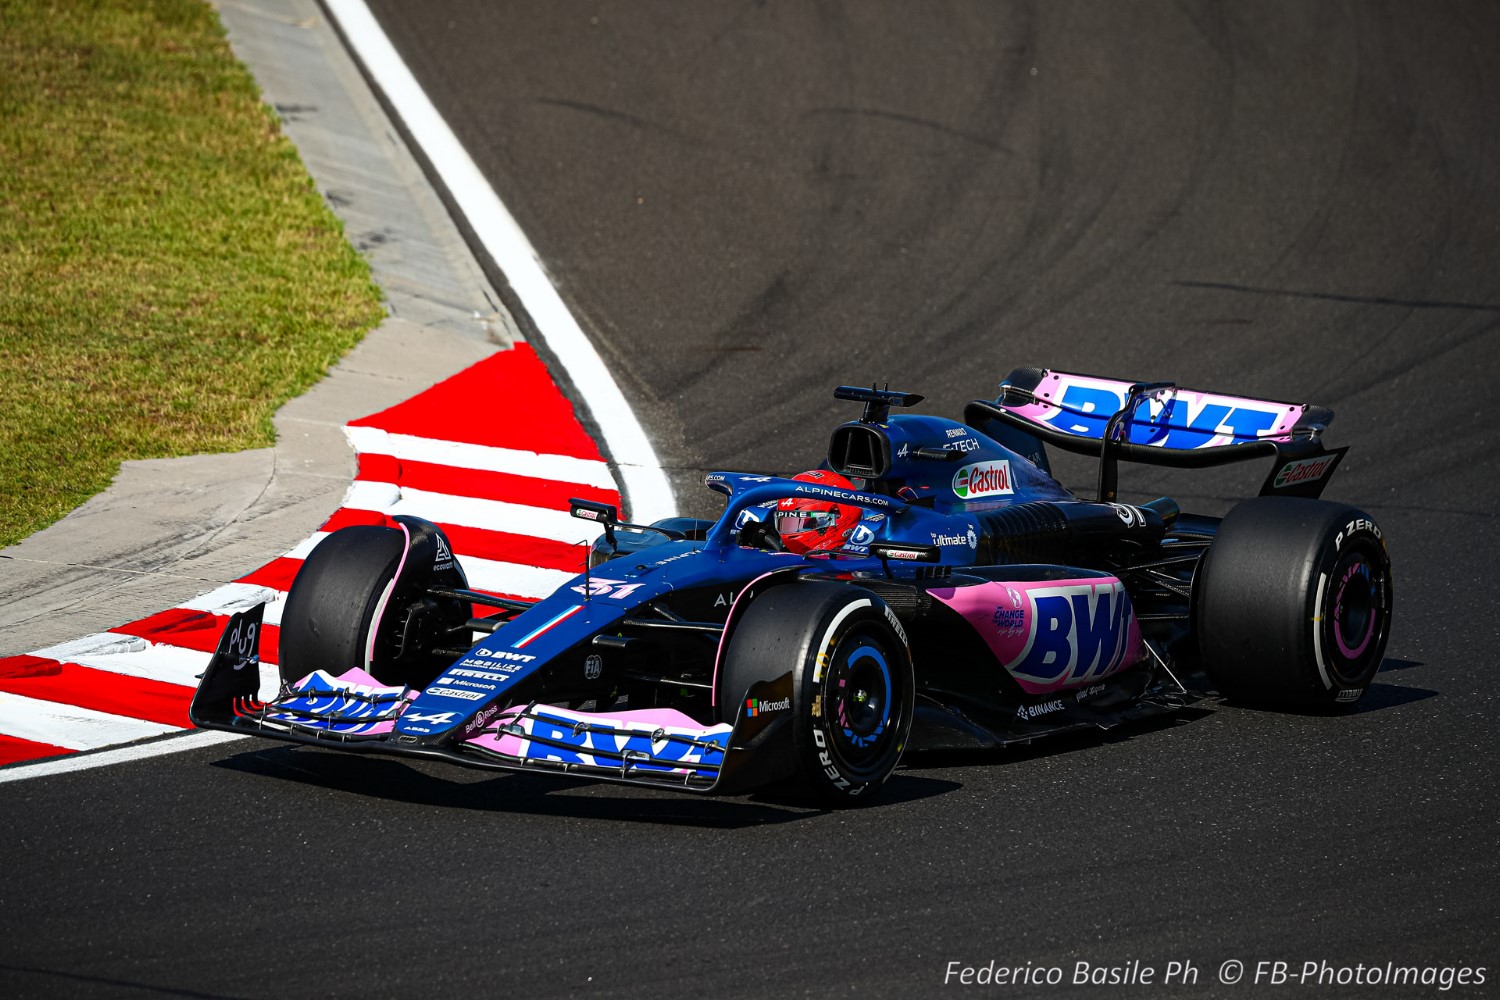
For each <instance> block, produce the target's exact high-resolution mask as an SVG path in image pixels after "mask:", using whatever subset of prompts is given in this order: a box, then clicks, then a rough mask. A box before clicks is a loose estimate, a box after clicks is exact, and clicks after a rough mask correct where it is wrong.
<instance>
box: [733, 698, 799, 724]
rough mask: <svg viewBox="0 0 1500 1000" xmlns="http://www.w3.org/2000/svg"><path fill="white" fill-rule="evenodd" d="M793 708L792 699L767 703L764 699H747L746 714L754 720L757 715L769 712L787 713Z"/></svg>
mask: <svg viewBox="0 0 1500 1000" xmlns="http://www.w3.org/2000/svg"><path fill="white" fill-rule="evenodd" d="M791 707H792V699H790V698H783V699H781V700H780V701H767V700H766V699H764V698H746V699H745V714H746V715H748V716H750V717H751V718H752V719H753V718H755V717H756V716H757V715H765V714H766V713H767V712H785V711H786V710H787V709H789V708H791Z"/></svg>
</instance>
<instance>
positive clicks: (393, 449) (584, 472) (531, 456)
mask: <svg viewBox="0 0 1500 1000" xmlns="http://www.w3.org/2000/svg"><path fill="white" fill-rule="evenodd" d="M344 433H345V434H346V435H347V436H348V438H349V443H350V444H351V445H353V446H354V450H355V451H356V452H358V453H359V454H361V455H390V456H391V457H393V458H397V459H404V460H405V461H408V462H427V463H429V464H431V465H449V466H452V467H454V468H456V469H464V470H468V471H474V472H504V473H507V474H509V475H512V476H525V477H527V478H528V479H547V480H550V481H552V482H557V483H577V484H578V485H580V486H595V487H598V488H599V489H605V490H613V489H616V488H617V484H616V483H615V479H614V477H613V476H611V475H610V474H609V465H608V464H607V463H605V462H601V461H599V460H598V459H593V458H574V457H573V456H571V455H548V454H544V453H541V452H535V451H519V450H517V449H515V448H496V447H493V446H490V445H483V444H464V443H463V442H460V441H439V440H437V439H435V438H424V437H415V436H413V435H411V434H392V433H390V432H388V431H383V430H381V429H380V428H378V427H345V428H344Z"/></svg>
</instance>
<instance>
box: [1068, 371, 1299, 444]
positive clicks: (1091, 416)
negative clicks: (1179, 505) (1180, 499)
mask: <svg viewBox="0 0 1500 1000" xmlns="http://www.w3.org/2000/svg"><path fill="white" fill-rule="evenodd" d="M1059 402H1060V403H1061V405H1062V407H1063V409H1062V410H1060V411H1059V412H1058V413H1056V414H1055V415H1052V416H1049V417H1047V418H1046V420H1047V422H1048V423H1050V424H1053V425H1055V426H1056V427H1057V429H1058V430H1062V431H1067V432H1068V433H1069V434H1078V435H1081V436H1083V437H1095V438H1096V437H1103V436H1104V425H1105V424H1106V423H1107V422H1108V421H1109V418H1110V417H1111V416H1113V415H1114V414H1115V412H1116V411H1118V410H1119V409H1120V408H1121V407H1122V406H1124V405H1125V397H1124V395H1123V394H1121V393H1118V392H1116V391H1115V390H1113V389H1106V388H1103V387H1100V386H1091V385H1077V384H1072V385H1067V386H1066V387H1065V388H1064V389H1063V392H1062V398H1061V400H1059ZM1248 402H1249V401H1248V400H1233V401H1231V400H1230V399H1229V397H1227V396H1220V397H1211V396H1208V395H1202V396H1200V397H1199V398H1197V399H1196V400H1194V399H1193V398H1191V397H1189V396H1186V395H1177V396H1173V397H1171V398H1170V399H1168V400H1167V401H1166V403H1165V404H1161V405H1160V407H1159V409H1157V408H1154V407H1153V406H1152V403H1151V402H1150V401H1147V403H1146V406H1147V407H1148V412H1149V413H1150V419H1149V420H1148V421H1145V422H1142V421H1139V420H1137V421H1136V422H1135V423H1134V424H1132V426H1131V428H1130V440H1131V442H1132V443H1134V444H1149V445H1154V446H1156V447H1159V448H1205V447H1212V446H1214V445H1217V444H1221V443H1232V442H1234V441H1255V440H1257V439H1259V438H1260V437H1261V436H1262V435H1264V434H1265V432H1266V431H1269V430H1270V429H1271V428H1272V427H1274V426H1275V425H1276V421H1277V419H1278V418H1279V417H1280V416H1281V411H1280V410H1278V409H1267V408H1262V407H1259V406H1250V405H1245V404H1246V403H1248ZM1235 404H1240V405H1235ZM1225 437H1227V438H1229V441H1228V442H1225V441H1222V440H1221V439H1223V438H1225Z"/></svg>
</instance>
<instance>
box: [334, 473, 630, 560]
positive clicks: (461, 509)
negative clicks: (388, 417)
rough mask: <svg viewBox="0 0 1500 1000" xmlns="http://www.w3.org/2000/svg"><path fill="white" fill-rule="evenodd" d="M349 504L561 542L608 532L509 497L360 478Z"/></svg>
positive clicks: (351, 507)
mask: <svg viewBox="0 0 1500 1000" xmlns="http://www.w3.org/2000/svg"><path fill="white" fill-rule="evenodd" d="M344 507H346V508H347V509H349V510H368V511H374V512H376V513H379V514H385V515H387V516H389V517H395V516H397V515H398V514H414V515H416V516H417V517H420V518H425V519H426V520H428V521H437V522H438V523H439V524H457V525H462V526H463V527H467V528H486V529H489V530H491V531H495V530H499V531H508V532H510V533H512V534H516V535H530V536H531V537H533V538H546V539H550V540H552V541H555V542H567V543H568V544H570V545H571V544H572V543H574V542H580V541H582V542H590V541H593V540H594V539H595V538H596V537H598V535H599V534H600V533H601V532H602V531H603V530H604V529H603V528H601V527H600V526H599V525H597V524H595V523H594V522H592V521H581V520H579V519H578V518H576V517H574V516H573V515H571V514H569V513H568V512H567V511H566V510H549V509H548V508H546V507H529V506H527V505H526V504H519V503H507V502H506V501H504V500H482V499H480V498H478V497H466V496H459V495H458V494H456V493H434V492H432V491H430V490H417V489H412V488H410V487H407V486H397V485H396V484H394V483H375V482H370V481H368V480H364V479H357V480H355V481H354V483H353V484H351V485H350V487H349V492H348V493H346V494H345V495H344Z"/></svg>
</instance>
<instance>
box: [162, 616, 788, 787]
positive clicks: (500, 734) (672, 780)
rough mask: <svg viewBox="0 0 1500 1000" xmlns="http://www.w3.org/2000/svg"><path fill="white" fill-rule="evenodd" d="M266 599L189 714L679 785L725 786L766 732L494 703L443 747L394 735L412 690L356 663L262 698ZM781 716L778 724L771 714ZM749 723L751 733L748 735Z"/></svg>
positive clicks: (334, 739)
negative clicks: (388, 682) (261, 648)
mask: <svg viewBox="0 0 1500 1000" xmlns="http://www.w3.org/2000/svg"><path fill="white" fill-rule="evenodd" d="M262 613H263V606H257V607H255V608H253V609H251V610H250V611H247V612H243V613H241V614H237V615H235V616H234V617H233V618H232V619H231V620H230V622H229V625H228V627H227V628H226V629H225V631H224V636H223V638H222V639H221V640H220V642H219V648H218V650H217V651H216V652H215V654H214V656H213V658H212V659H211V660H210V661H209V664H208V668H207V669H206V670H205V671H204V673H203V678H202V680H201V681H200V683H199V686H198V691H197V693H196V694H195V695H194V697H193V703H192V706H191V708H190V709H189V717H190V718H191V719H192V721H193V724H194V725H196V726H198V727H200V728H204V729H220V730H227V731H229V732H236V733H242V734H244V735H247V736H261V737H266V738H270V739H277V740H283V741H286V742H290V743H302V744H307V745H315V746H323V747H329V748H331V749H337V750H344V751H351V752H356V753H378V754H388V755H395V756H401V757H422V758H428V759H436V760H444V761H447V762H450V763H454V764H460V765H463V766H465V767H477V768H487V769H492V770H503V771H538V770H541V771H549V772H554V773H561V774H569V775H575V776H579V777H588V778H592V779H594V780H602V781H614V782H621V783H625V784H633V785H646V786H652V787H658V788H671V789H673V790H677V791H691V792H720V791H723V790H725V789H726V788H727V787H728V786H729V785H730V784H731V783H732V782H731V781H730V778H731V775H732V773H733V772H735V771H736V770H739V769H740V766H741V765H743V764H744V762H745V760H746V758H748V757H749V756H750V755H751V754H752V753H753V752H754V751H753V748H754V747H758V746H763V745H764V744H765V743H766V742H767V737H769V736H771V735H772V734H771V733H770V732H768V731H767V730H768V729H769V728H772V727H768V726H767V725H766V720H764V719H761V720H759V723H758V724H756V720H754V719H746V718H741V719H740V720H739V724H740V725H741V728H740V730H738V735H739V736H740V737H744V738H743V739H736V734H737V727H736V726H732V725H729V724H728V723H722V724H719V725H714V726H704V725H703V724H701V723H699V722H697V721H696V720H694V719H692V718H690V717H689V716H687V715H684V714H683V713H681V712H678V711H675V710H673V709H661V708H652V709H635V710H631V709H624V710H619V711H609V712H580V711H576V710H573V709H568V708H561V707H558V706H553V705H542V704H537V703H534V702H533V703H529V704H517V705H509V706H505V705H501V704H499V703H493V704H491V705H490V706H487V707H486V708H484V709H482V710H480V711H479V712H477V713H476V714H475V715H474V716H473V718H471V719H470V720H469V721H468V722H467V723H465V724H464V725H463V726H461V727H458V728H457V729H455V730H453V734H452V735H451V736H450V737H449V738H447V739H445V740H444V741H442V742H438V743H428V742H423V741H420V740H419V739H418V738H416V737H413V736H409V735H405V734H399V733H397V732H395V724H396V719H397V718H398V717H400V716H401V715H402V713H403V712H405V711H406V710H407V709H408V707H409V705H410V703H411V702H412V701H413V700H414V699H415V698H416V696H417V694H418V693H419V692H418V690H417V689H414V688H408V687H402V686H392V685H386V684H382V683H380V682H379V681H378V680H376V679H375V678H374V677H372V676H371V675H370V674H368V673H366V672H365V671H363V670H360V669H357V668H356V669H350V670H347V671H345V672H343V673H341V674H338V675H333V674H330V673H328V672H326V671H322V670H319V671H315V672H314V673H312V674H310V675H308V676H307V677H304V678H302V679H301V680H299V681H297V682H296V683H295V684H290V685H287V684H283V686H282V690H281V692H280V693H279V694H278V695H277V697H276V698H275V699H273V700H272V701H269V702H262V701H259V700H257V695H258V686H259V677H260V672H259V652H258V642H257V639H258V633H259V630H260V622H261V615H262ZM778 721H779V720H778ZM751 729H753V730H755V733H754V734H753V738H752V734H751V733H750V732H749V730H751Z"/></svg>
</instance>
